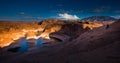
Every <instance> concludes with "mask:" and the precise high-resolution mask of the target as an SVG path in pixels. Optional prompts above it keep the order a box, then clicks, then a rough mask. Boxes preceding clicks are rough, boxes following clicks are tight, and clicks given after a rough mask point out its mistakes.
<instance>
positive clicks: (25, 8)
mask: <svg viewBox="0 0 120 63" xmlns="http://www.w3.org/2000/svg"><path fill="white" fill-rule="evenodd" d="M119 3H120V0H0V19H8V20H34V19H38V20H39V19H41V18H55V17H57V16H59V14H64V13H67V14H70V15H76V16H77V17H79V18H80V19H82V18H85V17H88V16H94V15H105V16H116V17H118V16H120V7H119V6H120V4H119Z"/></svg>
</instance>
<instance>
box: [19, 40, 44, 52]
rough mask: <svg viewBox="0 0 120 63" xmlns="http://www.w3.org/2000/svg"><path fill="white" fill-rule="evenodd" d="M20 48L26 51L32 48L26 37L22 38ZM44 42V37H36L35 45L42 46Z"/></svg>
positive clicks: (21, 50)
mask: <svg viewBox="0 0 120 63" xmlns="http://www.w3.org/2000/svg"><path fill="white" fill-rule="evenodd" d="M20 43H21V44H20V45H21V46H20V48H19V51H20V52H25V51H27V50H28V49H29V48H30V46H29V45H28V42H27V40H26V38H22V39H21V40H20ZM42 43H43V41H42V39H40V38H39V39H36V45H35V47H40V46H42Z"/></svg>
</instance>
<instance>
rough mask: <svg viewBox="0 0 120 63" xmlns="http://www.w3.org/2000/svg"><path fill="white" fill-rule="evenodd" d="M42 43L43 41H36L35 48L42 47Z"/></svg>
mask: <svg viewBox="0 0 120 63" xmlns="http://www.w3.org/2000/svg"><path fill="white" fill-rule="evenodd" d="M42 42H43V40H42V39H40V38H39V39H37V44H36V46H37V47H40V46H42Z"/></svg>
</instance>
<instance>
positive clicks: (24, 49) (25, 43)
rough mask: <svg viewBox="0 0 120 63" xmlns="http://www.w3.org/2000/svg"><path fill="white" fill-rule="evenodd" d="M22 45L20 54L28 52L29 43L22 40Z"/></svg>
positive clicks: (24, 39)
mask: <svg viewBox="0 0 120 63" xmlns="http://www.w3.org/2000/svg"><path fill="white" fill-rule="evenodd" d="M20 43H21V47H20V48H19V51H20V52H25V51H27V50H28V48H29V46H28V43H27V40H26V38H22V39H21V40H20Z"/></svg>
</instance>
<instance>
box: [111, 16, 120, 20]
mask: <svg viewBox="0 0 120 63" xmlns="http://www.w3.org/2000/svg"><path fill="white" fill-rule="evenodd" d="M111 17H114V18H116V19H120V15H117V16H111Z"/></svg>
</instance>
